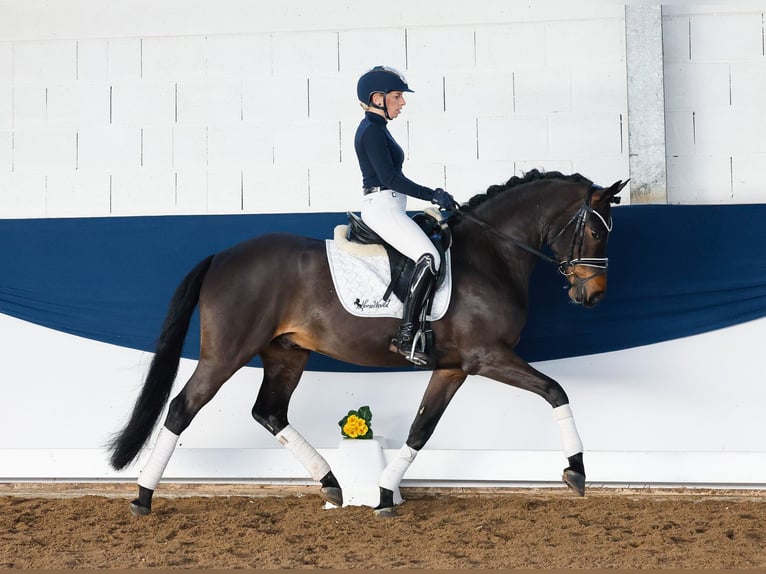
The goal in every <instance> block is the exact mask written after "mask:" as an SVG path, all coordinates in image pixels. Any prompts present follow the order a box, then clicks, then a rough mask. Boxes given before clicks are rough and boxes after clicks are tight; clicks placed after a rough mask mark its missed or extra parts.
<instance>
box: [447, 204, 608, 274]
mask: <svg viewBox="0 0 766 574" xmlns="http://www.w3.org/2000/svg"><path fill="white" fill-rule="evenodd" d="M592 193H593V190H590V191H589V192H588V196H587V197H586V199H585V203H583V205H582V206H581V207H580V209H579V210H578V211H577V213H575V214H574V215H573V216H572V218H571V219H570V220H569V221H568V222H567V223H566V225H564V227H562V228H561V231H559V232H558V233H557V234H556V236H555V237H554V238H553V239H552V240H551V241H550V242H548V244H549V245H553V244H554V243H555V242H556V241H558V240H559V238H560V237H561V236H562V235H563V234H564V232H565V231H566V230H567V229H568V228H569V226H570V225H572V224H573V223H574V224H575V236H574V237H573V238H572V248H571V250H570V252H569V261H558V260H557V259H554V258H553V257H550V256H549V255H547V254H545V253H543V252H542V251H540V250H538V249H535V248H533V247H530V246H529V245H527V244H526V243H523V242H522V241H519V240H518V239H516V238H515V237H513V236H511V235H507V234H505V233H503V232H502V231H500V230H498V229H497V228H495V227H494V226H492V225H490V224H489V223H487V222H486V221H483V220H481V219H479V218H478V217H475V216H474V215H473V214H472V213H470V212H467V211H463V210H462V209H460V208H459V207H458V206H455V211H456V212H457V213H459V214H460V215H461V216H462V217H464V218H466V219H468V220H469V221H472V222H473V223H475V224H477V225H478V226H479V227H482V228H484V229H486V230H487V231H489V232H490V233H492V234H494V235H496V236H497V237H499V238H501V239H503V240H504V241H507V242H509V243H511V244H513V245H514V246H516V247H518V248H519V249H521V250H523V251H526V252H527V253H530V254H532V255H534V256H535V257H537V258H538V259H540V260H542V261H545V262H546V263H550V264H551V265H553V266H554V267H556V268H557V269H558V272H559V273H561V274H562V275H571V274H572V273H573V271H572V269H573V268H574V267H575V266H577V265H582V266H584V267H594V268H597V269H600V270H601V271H600V272H598V273H595V274H594V275H591V276H589V277H588V278H586V279H585V280H583V281H582V282H585V281H589V280H590V279H593V278H594V277H596V276H597V275H601V274H603V273H605V272H606V268H607V265H608V263H609V259H608V258H607V257H584V258H576V257H575V256H574V252H575V248H576V247H582V244H583V234H584V233H585V221H586V220H587V218H588V215H589V214H591V213H595V214H596V216H597V217H598V218H599V219H600V220H601V222H602V223H603V224H604V227H605V228H606V230H607V232H610V231H612V223H611V221H610V222H609V223H607V222H606V220H605V219H604V218H603V216H602V215H601V214H600V213H599V212H598V211H596V210H595V209H593V208H592V207H591V206H590V198H591V194H592Z"/></svg>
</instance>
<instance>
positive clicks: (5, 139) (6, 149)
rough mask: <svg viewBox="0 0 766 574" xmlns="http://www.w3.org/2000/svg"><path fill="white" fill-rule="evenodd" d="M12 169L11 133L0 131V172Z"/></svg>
mask: <svg viewBox="0 0 766 574" xmlns="http://www.w3.org/2000/svg"><path fill="white" fill-rule="evenodd" d="M12 169H13V133H12V132H10V131H0V173H4V172H10V171H11V170H12Z"/></svg>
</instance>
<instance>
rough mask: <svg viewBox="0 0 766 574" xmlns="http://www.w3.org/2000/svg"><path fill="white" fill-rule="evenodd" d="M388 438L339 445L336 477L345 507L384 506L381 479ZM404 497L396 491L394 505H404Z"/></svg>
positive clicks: (344, 440) (335, 469)
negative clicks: (379, 481)
mask: <svg viewBox="0 0 766 574" xmlns="http://www.w3.org/2000/svg"><path fill="white" fill-rule="evenodd" d="M385 445H386V439H385V438H384V437H379V436H376V437H374V438H372V439H343V440H341V441H340V444H339V445H338V456H337V457H336V460H335V464H334V465H333V473H334V474H335V477H336V478H337V479H338V482H339V483H340V487H341V488H342V489H343V506H369V507H371V508H375V507H376V506H377V505H378V504H379V503H380V488H379V487H378V478H380V474H381V473H382V472H383V469H384V468H385V467H386V458H385V455H384V454H383V447H385ZM401 503H402V496H401V494H400V493H399V489H398V488H397V489H396V490H395V491H394V504H401Z"/></svg>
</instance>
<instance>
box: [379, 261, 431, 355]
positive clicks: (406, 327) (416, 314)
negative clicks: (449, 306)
mask: <svg viewBox="0 0 766 574" xmlns="http://www.w3.org/2000/svg"><path fill="white" fill-rule="evenodd" d="M435 280H436V266H435V265H434V259H433V257H432V256H431V255H429V254H426V255H423V256H422V257H421V258H420V259H418V261H417V263H415V269H414V270H413V271H412V276H411V277H410V287H409V289H408V290H407V297H406V298H405V300H404V310H403V312H402V323H401V325H400V326H399V333H397V335H396V337H395V338H394V339H392V340H391V346H390V347H389V349H390V350H391V351H393V352H394V353H400V354H401V355H404V356H405V357H407V359H408V360H409V361H412V362H413V363H415V364H416V365H419V366H423V365H426V364H427V363H428V358H429V357H428V355H427V354H426V353H425V352H424V346H425V345H424V344H421V345H418V344H417V343H418V341H415V337H416V335H417V334H418V330H419V329H420V315H421V312H422V310H423V304H424V303H425V301H426V298H427V297H428V294H429V293H430V292H431V288H432V287H433V285H434V282H435ZM413 346H415V349H414V351H413Z"/></svg>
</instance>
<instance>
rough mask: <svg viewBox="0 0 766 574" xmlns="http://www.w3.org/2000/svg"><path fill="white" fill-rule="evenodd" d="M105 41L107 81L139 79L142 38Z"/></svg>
mask: <svg viewBox="0 0 766 574" xmlns="http://www.w3.org/2000/svg"><path fill="white" fill-rule="evenodd" d="M107 42H108V44H107V71H108V75H109V81H110V82H134V81H136V80H140V79H141V53H142V43H143V42H142V40H141V39H140V38H110V39H109V40H107ZM163 79H164V78H163Z"/></svg>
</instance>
